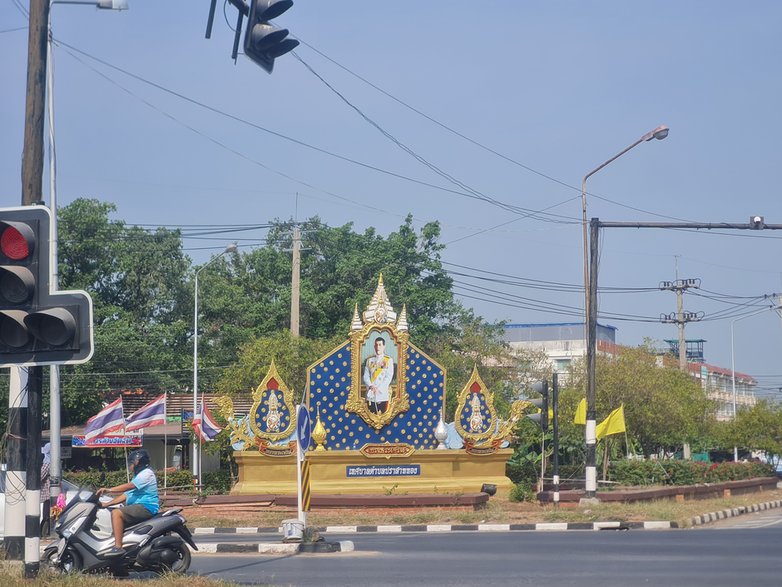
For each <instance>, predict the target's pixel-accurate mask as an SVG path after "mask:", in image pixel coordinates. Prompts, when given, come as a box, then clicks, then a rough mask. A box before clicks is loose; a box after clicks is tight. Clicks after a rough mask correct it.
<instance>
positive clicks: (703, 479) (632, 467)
mask: <svg viewBox="0 0 782 587" xmlns="http://www.w3.org/2000/svg"><path fill="white" fill-rule="evenodd" d="M608 471H609V475H608V476H609V478H610V480H611V481H615V482H617V483H619V484H620V485H697V484H699V483H719V482H721V481H736V480H740V479H752V478H756V477H773V476H774V475H775V472H774V468H773V467H772V466H771V465H767V464H764V463H734V462H724V463H703V462H698V461H679V460H661V461H660V460H657V461H638V460H622V461H617V462H614V463H611V465H610V467H609V469H608Z"/></svg>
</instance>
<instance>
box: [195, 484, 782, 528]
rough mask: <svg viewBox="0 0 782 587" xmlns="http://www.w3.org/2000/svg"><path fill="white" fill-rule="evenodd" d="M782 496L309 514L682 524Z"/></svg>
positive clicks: (313, 522) (276, 517) (272, 516)
mask: <svg viewBox="0 0 782 587" xmlns="http://www.w3.org/2000/svg"><path fill="white" fill-rule="evenodd" d="M778 499H782V490H780V489H776V490H773V491H764V492H758V493H750V494H746V495H736V496H731V497H728V498H719V499H702V500H690V501H684V502H677V501H675V500H656V501H647V502H636V503H614V502H610V503H599V504H595V505H590V506H588V507H583V508H582V507H579V506H578V505H577V504H573V505H570V504H562V505H561V506H560V507H559V508H558V509H555V508H554V506H553V505H550V504H548V505H539V504H537V503H528V502H524V503H517V502H512V501H510V500H509V499H508V498H507V496H501V495H499V494H498V495H496V496H494V497H492V498H491V499H490V500H489V503H488V506H487V507H486V508H485V509H482V510H477V511H473V510H471V509H466V508H436V507H431V508H430V507H426V508H424V507H422V508H416V509H412V508H364V509H321V510H317V509H316V510H313V511H312V512H310V513H309V514H308V515H307V525H309V526H344V525H369V526H372V525H383V524H394V525H397V524H478V523H497V524H527V523H536V522H595V521H622V522H640V521H672V522H677V523H678V524H679V525H680V526H684V525H686V523H687V521H688V520H689V519H690V518H692V517H694V516H697V515H700V514H705V513H709V512H714V511H719V510H724V509H731V508H735V507H740V506H748V505H752V504H755V503H762V502H766V501H773V500H778ZM183 513H184V515H185V517H186V518H187V522H188V525H189V526H190V527H191V528H193V527H198V526H207V527H227V528H233V527H274V526H279V525H280V524H281V522H282V520H285V519H288V518H295V517H296V511H295V509H273V508H263V509H260V508H259V510H258V511H256V512H248V511H247V509H243V510H242V511H241V512H237V513H235V514H232V513H231V512H230V511H223V512H222V513H217V512H215V510H213V509H206V508H199V507H198V506H192V507H188V508H185V511H184V512H183Z"/></svg>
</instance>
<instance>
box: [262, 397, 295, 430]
mask: <svg viewBox="0 0 782 587" xmlns="http://www.w3.org/2000/svg"><path fill="white" fill-rule="evenodd" d="M272 394H274V395H275V396H276V397H277V413H278V414H279V415H280V425H279V427H278V429H277V430H269V429H268V426H267V423H266V415H267V414H268V412H269V400H270V399H271V395H272ZM261 399H262V401H261V404H260V405H259V406H258V408H257V409H256V410H255V414H253V417H254V418H255V425H256V426H258V429H259V430H261V431H262V432H271V433H277V432H282V431H283V430H285V429H286V428H287V427H288V426H289V425H290V423H291V411H290V407H289V406H288V405H287V404H285V396H284V394H283V393H282V391H280V390H279V389H267V390H266V391H264V392H263V396H262V398H261Z"/></svg>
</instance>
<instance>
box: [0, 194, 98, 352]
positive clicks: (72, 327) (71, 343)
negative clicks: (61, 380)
mask: <svg viewBox="0 0 782 587" xmlns="http://www.w3.org/2000/svg"><path fill="white" fill-rule="evenodd" d="M50 227H51V217H50V212H49V209H48V208H46V207H44V206H23V207H21V208H3V209H0V367H8V366H10V365H29V366H35V365H53V364H74V363H84V362H86V361H88V360H89V359H90V357H91V356H92V350H93V345H92V299H91V298H90V297H89V295H88V294H87V293H86V292H83V291H63V292H59V291H58V292H55V293H52V292H50V289H49V287H50V285H49V282H50V267H49V246H50V242H49V238H50V236H49V234H50V233H49V231H50Z"/></svg>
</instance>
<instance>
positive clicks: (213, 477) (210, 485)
mask: <svg viewBox="0 0 782 587" xmlns="http://www.w3.org/2000/svg"><path fill="white" fill-rule="evenodd" d="M202 479H203V482H204V493H207V494H210V495H213V494H222V493H229V492H230V491H231V487H233V479H231V473H230V472H229V471H227V470H222V469H221V470H219V471H209V472H208V473H204V475H203V478H202Z"/></svg>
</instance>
